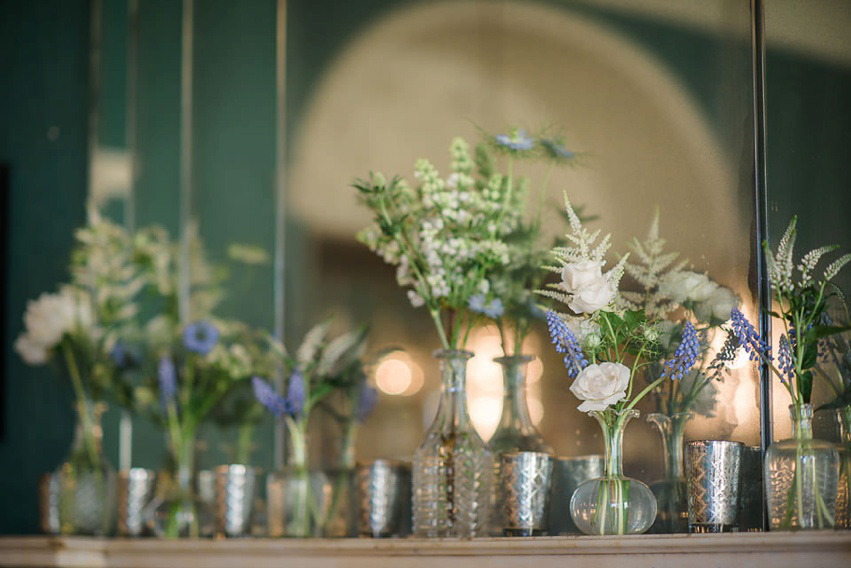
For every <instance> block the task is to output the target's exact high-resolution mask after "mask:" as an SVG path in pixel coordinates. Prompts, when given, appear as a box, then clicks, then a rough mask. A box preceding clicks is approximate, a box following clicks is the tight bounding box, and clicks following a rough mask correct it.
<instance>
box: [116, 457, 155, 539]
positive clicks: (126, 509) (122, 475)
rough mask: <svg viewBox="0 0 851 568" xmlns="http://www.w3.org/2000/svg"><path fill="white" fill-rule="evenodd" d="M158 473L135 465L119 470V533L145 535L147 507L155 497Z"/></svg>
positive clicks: (146, 529)
mask: <svg viewBox="0 0 851 568" xmlns="http://www.w3.org/2000/svg"><path fill="white" fill-rule="evenodd" d="M156 481H157V473H156V472H155V471H154V470H151V469H144V468H140V467H134V468H131V469H125V470H121V471H119V472H118V535H119V536H145V535H146V534H147V531H148V526H147V511H146V510H145V507H147V506H148V505H149V504H150V502H151V501H152V500H153V499H154V491H155V489H156Z"/></svg>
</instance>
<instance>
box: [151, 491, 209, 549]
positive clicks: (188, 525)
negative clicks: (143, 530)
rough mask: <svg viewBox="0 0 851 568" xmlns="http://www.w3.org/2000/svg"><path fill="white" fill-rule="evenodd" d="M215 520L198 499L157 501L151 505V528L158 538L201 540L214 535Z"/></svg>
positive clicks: (182, 498)
mask: <svg viewBox="0 0 851 568" xmlns="http://www.w3.org/2000/svg"><path fill="white" fill-rule="evenodd" d="M214 523H215V519H214V516H213V513H212V512H211V511H210V508H209V506H208V504H207V503H206V502H204V501H202V500H201V499H198V498H197V497H174V498H165V499H157V500H155V501H154V502H152V503H151V514H150V520H149V526H150V528H151V530H153V532H154V534H155V535H156V536H157V537H158V538H164V539H174V538H200V537H208V536H212V535H213V531H214Z"/></svg>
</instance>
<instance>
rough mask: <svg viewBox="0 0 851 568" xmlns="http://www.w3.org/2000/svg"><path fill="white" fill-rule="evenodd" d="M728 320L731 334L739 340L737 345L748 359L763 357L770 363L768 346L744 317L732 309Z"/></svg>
mask: <svg viewBox="0 0 851 568" xmlns="http://www.w3.org/2000/svg"><path fill="white" fill-rule="evenodd" d="M730 320H731V327H732V331H733V334H734V335H735V336H736V338H737V339H738V340H739V345H740V346H741V347H743V348H744V350H745V352H746V353H748V354H749V358H750V359H751V360H754V359H756V358H758V357H763V358H765V359H767V360H769V361H770V360H771V352H770V351H771V350H770V348H769V347H768V344H767V343H766V342H765V341H764V340H763V339H762V338H760V336H759V334H758V333H757V332H756V329H754V327H753V325H751V323H750V322H749V321H748V320H747V318H745V315H744V314H743V313H742V312H740V311H739V310H738V309H734V310H733V312H732V313H731V314H730Z"/></svg>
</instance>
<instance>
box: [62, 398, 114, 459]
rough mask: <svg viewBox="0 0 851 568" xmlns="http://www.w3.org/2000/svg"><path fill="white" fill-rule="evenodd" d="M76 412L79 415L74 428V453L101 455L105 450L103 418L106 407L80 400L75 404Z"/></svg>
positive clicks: (101, 404)
mask: <svg viewBox="0 0 851 568" xmlns="http://www.w3.org/2000/svg"><path fill="white" fill-rule="evenodd" d="M74 411H75V413H76V414H77V423H76V424H75V427H74V441H73V443H72V446H71V447H72V451H74V452H81V453H85V454H93V453H96V454H100V453H101V452H102V450H103V428H102V427H101V417H102V416H103V413H104V412H105V411H106V405H105V404H104V403H102V402H93V401H91V400H89V399H85V400H78V401H77V402H75V403H74Z"/></svg>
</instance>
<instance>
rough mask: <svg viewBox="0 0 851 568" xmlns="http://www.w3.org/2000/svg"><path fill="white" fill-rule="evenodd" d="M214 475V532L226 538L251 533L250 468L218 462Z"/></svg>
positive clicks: (251, 488) (252, 501)
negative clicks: (219, 463)
mask: <svg viewBox="0 0 851 568" xmlns="http://www.w3.org/2000/svg"><path fill="white" fill-rule="evenodd" d="M213 472H214V474H215V511H216V534H218V535H221V536H227V537H238V536H247V535H249V534H251V528H252V527H251V519H252V510H253V506H254V487H255V479H256V473H255V471H254V468H253V467H249V466H245V465H241V464H232V465H220V466H219V467H217V468H215V469H214V470H213Z"/></svg>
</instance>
